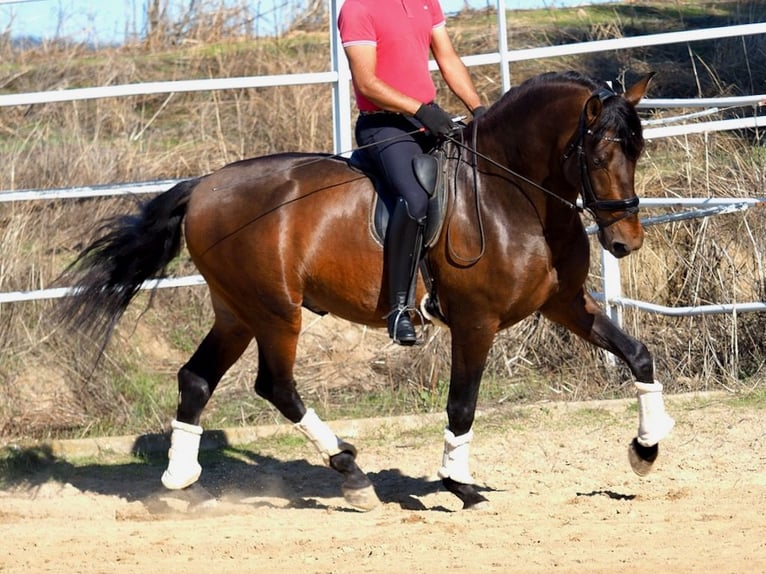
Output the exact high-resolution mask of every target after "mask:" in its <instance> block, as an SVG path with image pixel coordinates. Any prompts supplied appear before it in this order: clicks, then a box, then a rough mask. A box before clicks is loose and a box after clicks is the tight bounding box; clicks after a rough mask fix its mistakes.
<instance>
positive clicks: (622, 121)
mask: <svg viewBox="0 0 766 574" xmlns="http://www.w3.org/2000/svg"><path fill="white" fill-rule="evenodd" d="M572 84H574V85H575V86H580V87H583V88H585V89H587V90H588V91H590V92H596V91H598V90H602V89H605V90H611V88H610V87H609V85H608V84H606V83H605V82H600V81H597V80H595V79H593V78H591V77H590V76H586V75H585V74H582V73H580V72H576V71H573V70H570V71H566V72H545V73H543V74H539V75H537V76H533V77H531V78H529V79H528V80H526V81H524V82H522V83H521V84H519V85H518V86H515V87H513V88H511V89H510V90H508V91H507V92H506V93H505V94H503V96H502V97H501V98H500V99H499V100H498V101H497V102H496V103H495V105H494V106H492V107H491V108H490V110H489V113H491V114H492V115H494V114H496V113H502V112H503V110H505V109H506V108H507V107H508V106H511V105H513V104H514V103H515V102H518V101H520V100H522V99H525V98H530V101H533V102H535V105H539V103H540V102H541V99H540V96H539V91H540V90H544V91H547V90H549V89H550V88H551V87H553V86H562V85H572ZM488 115H489V114H488ZM606 132H610V135H611V137H616V138H618V139H619V140H620V141H621V144H622V148H623V151H624V152H625V154H626V155H627V156H628V157H629V158H631V159H633V160H636V159H637V158H638V156H639V155H640V153H641V150H642V149H643V147H644V140H643V136H642V135H641V121H640V119H639V117H638V114H637V113H636V110H635V109H634V108H633V106H631V105H630V104H629V103H628V102H627V100H625V99H624V98H622V97H615V98H608V99H606V100H605V101H604V111H603V113H602V115H601V118H600V120H599V122H598V125H596V126H595V127H594V129H593V133H594V135H595V136H596V137H603V136H604V135H606Z"/></svg>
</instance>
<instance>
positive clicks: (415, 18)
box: [338, 0, 485, 345]
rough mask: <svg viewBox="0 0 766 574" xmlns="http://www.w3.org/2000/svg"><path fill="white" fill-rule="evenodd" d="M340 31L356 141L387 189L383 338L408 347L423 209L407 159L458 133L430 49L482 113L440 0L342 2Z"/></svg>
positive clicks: (459, 92) (458, 91)
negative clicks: (440, 99)
mask: <svg viewBox="0 0 766 574" xmlns="http://www.w3.org/2000/svg"><path fill="white" fill-rule="evenodd" d="M338 26H339V28H340V35H341V41H342V43H343V48H344V49H345V52H346V56H347V57H348V61H349V67H350V69H351V77H352V80H353V84H354V93H355V95H356V103H357V106H358V108H359V112H360V113H359V118H358V120H357V123H356V130H355V136H356V142H357V145H358V146H359V147H360V148H363V149H364V150H365V153H366V154H367V156H368V157H369V158H370V159H371V160H372V163H373V165H374V167H375V170H376V171H377V173H378V175H379V176H380V177H381V178H382V179H383V181H384V182H385V184H386V188H387V189H386V191H385V192H384V194H383V195H382V199H383V201H384V202H385V203H386V206H387V207H388V211H389V214H390V219H389V224H388V231H387V232H386V238H385V242H384V247H383V252H384V253H383V261H384V265H383V268H384V269H385V270H386V271H385V272H386V273H387V283H388V285H387V286H388V294H389V306H390V313H389V315H388V334H389V336H390V337H391V338H392V339H393V340H394V342H396V343H399V344H401V345H412V344H414V343H415V341H416V339H417V337H416V334H415V329H414V327H413V325H412V321H411V318H410V316H409V310H408V307H407V305H408V303H409V302H408V300H407V299H408V291H409V286H410V283H411V280H412V279H413V278H414V275H415V273H416V272H417V264H418V258H419V256H420V254H419V253H415V250H416V246H417V245H418V244H419V243H420V237H421V236H422V233H423V228H424V225H425V218H426V210H427V207H428V195H427V193H426V191H425V190H424V189H423V188H422V187H421V186H420V184H419V183H418V181H417V179H416V178H415V174H414V171H413V168H412V160H413V158H414V157H415V156H416V155H418V154H422V153H424V152H427V151H429V150H431V149H432V148H433V147H434V145H435V144H436V142H437V139H438V138H442V137H444V136H446V135H449V134H450V133H451V132H452V131H453V130H455V129H456V128H457V126H456V125H455V123H454V122H453V120H452V117H451V116H450V114H448V113H447V112H445V111H444V110H442V109H441V108H440V107H438V106H437V105H436V104H435V103H434V97H435V96H436V87H435V85H434V82H433V79H432V77H431V73H430V71H429V69H428V60H429V48H430V51H431V52H432V53H433V56H434V59H435V60H436V62H437V64H438V65H439V70H440V72H441V75H442V77H443V78H444V81H445V82H446V83H447V86H448V87H449V88H450V90H451V91H452V92H453V93H454V94H455V95H456V96H457V97H458V98H459V99H460V100H461V101H462V102H463V104H464V105H465V106H466V108H468V109H469V110H470V111H471V112H472V114H473V116H474V117H478V116H479V115H481V114H482V113H483V112H484V111H485V108H484V107H483V106H482V105H481V100H480V98H479V95H478V93H477V92H476V88H475V87H474V85H473V82H472V81H471V78H470V76H469V74H468V70H467V69H466V67H465V65H464V64H463V62H462V61H461V60H460V57H459V56H458V55H457V53H456V52H455V49H454V47H453V45H452V42H451V40H450V38H449V36H448V35H447V29H446V26H445V18H444V13H443V11H442V8H441V6H440V5H439V1H438V0H345V2H344V4H343V7H342V8H341V11H340V15H339V17H338ZM421 128H425V130H427V131H425V130H423V131H418V130H419V129H421Z"/></svg>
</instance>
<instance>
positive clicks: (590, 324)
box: [542, 292, 675, 476]
mask: <svg viewBox="0 0 766 574" xmlns="http://www.w3.org/2000/svg"><path fill="white" fill-rule="evenodd" d="M542 312H543V315H545V316H546V317H547V318H549V319H550V320H552V321H555V322H556V323H559V324H561V325H563V326H564V327H567V328H568V329H570V330H571V331H572V332H573V333H575V334H577V335H579V336H580V337H582V338H583V339H585V340H587V341H589V342H591V343H593V344H594V345H596V346H598V347H601V348H602V349H605V350H607V351H609V352H610V353H612V354H614V355H616V356H617V357H619V358H620V359H622V360H623V361H625V363H626V364H627V365H628V368H629V369H630V370H631V372H632V373H633V376H634V377H635V378H636V382H635V386H636V396H637V399H638V414H639V417H638V421H639V422H638V433H637V436H636V437H635V438H634V439H633V441H632V443H631V445H630V450H629V458H630V463H631V466H632V468H633V470H634V471H635V472H636V473H637V474H639V475H641V476H643V475H646V474H648V473H649V472H650V471H651V469H652V465H653V464H654V461H655V460H656V458H657V453H658V446H657V445H658V443H659V442H660V441H661V440H662V439H664V438H665V437H666V436H667V435H668V434H669V433H670V431H671V430H672V428H673V425H674V424H675V423H674V421H673V419H672V418H671V417H670V416H669V415H668V414H667V412H666V411H665V404H664V399H663V396H662V391H663V387H662V384H660V383H659V382H657V381H656V380H655V378H654V361H653V360H652V356H651V354H650V353H649V350H648V349H647V348H646V345H644V344H643V343H642V342H640V341H638V340H636V339H634V338H633V337H631V336H629V335H628V334H627V333H625V332H624V331H623V330H622V329H620V328H619V327H617V325H615V324H614V323H613V322H612V321H611V320H610V319H609V318H608V317H607V316H606V315H605V314H604V312H603V311H602V310H601V308H600V307H599V306H598V304H597V303H596V302H595V301H594V300H593V298H592V297H590V295H588V294H587V293H585V292H581V293H580V294H579V295H578V296H577V298H575V300H573V301H572V302H570V303H569V304H560V303H557V304H552V303H549V304H548V305H546V307H544V308H543V309H542Z"/></svg>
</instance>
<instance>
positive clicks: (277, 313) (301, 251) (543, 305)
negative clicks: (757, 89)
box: [63, 72, 673, 509]
mask: <svg viewBox="0 0 766 574" xmlns="http://www.w3.org/2000/svg"><path fill="white" fill-rule="evenodd" d="M650 78H651V75H647V76H646V77H644V78H642V79H640V80H639V81H637V82H636V83H635V84H634V85H633V86H632V87H630V88H629V89H628V90H626V91H625V92H624V93H621V94H616V93H615V92H613V91H611V90H610V89H609V88H608V87H606V85H605V84H602V83H599V82H596V81H594V80H593V79H591V78H589V77H587V76H584V75H582V74H579V73H575V72H564V73H545V74H541V75H539V76H535V77H533V78H531V79H529V80H527V81H526V82H524V83H522V84H521V85H519V86H517V87H514V88H512V89H511V90H509V91H508V92H507V93H505V94H504V95H503V96H502V97H501V98H500V99H499V100H498V101H497V102H496V103H495V104H494V105H492V106H491V107H490V109H489V110H488V111H487V113H486V114H485V115H484V116H482V117H481V118H479V119H477V120H474V121H473V122H471V123H469V124H468V125H467V126H466V127H465V128H464V130H463V134H464V135H465V136H466V137H464V138H462V139H458V138H454V137H451V138H448V139H449V140H450V141H448V142H447V143H446V144H445V149H447V150H448V153H447V154H446V155H447V159H446V162H445V168H444V170H445V177H444V179H445V180H446V182H447V183H446V185H447V186H448V188H449V191H448V194H447V196H448V201H447V206H446V209H445V223H444V226H443V229H442V232H441V234H440V235H439V237H438V238H437V239H436V241H435V242H434V243H433V244H432V246H431V247H430V248H429V249H428V251H427V253H425V255H424V258H425V259H424V260H425V265H426V267H427V269H428V270H429V273H428V275H430V278H429V285H428V286H426V285H425V284H424V282H423V280H422V279H421V280H419V283H418V286H417V297H418V298H420V297H421V296H423V295H425V294H426V292H427V291H428V292H429V293H430V295H431V297H432V300H431V301H430V302H431V303H432V305H431V306H430V308H431V310H434V309H437V310H438V314H439V316H440V318H441V319H442V320H443V322H444V323H446V325H448V327H449V329H450V331H451V372H450V382H449V393H448V399H447V405H446V410H447V418H448V425H447V427H446V429H445V431H444V439H445V440H444V452H443V456H442V464H441V467H440V468H439V471H438V473H439V476H440V477H441V479H442V482H443V484H444V486H445V488H446V489H447V490H449V491H450V492H452V493H453V494H455V495H456V496H457V497H458V498H459V499H460V500H461V501H462V503H463V507H464V508H472V507H477V506H480V505H483V504H484V503H486V502H487V499H486V498H484V496H482V495H481V494H479V492H478V491H477V488H476V486H475V483H474V479H473V477H472V475H471V473H470V470H469V464H468V463H469V445H470V441H471V438H472V436H473V432H472V430H471V429H472V425H473V422H474V414H475V409H476V404H477V397H478V393H479V386H480V382H481V377H482V372H483V370H484V367H485V362H486V359H487V355H488V352H489V350H490V347H491V346H492V344H493V341H494V338H495V335H496V334H497V333H498V332H499V331H500V330H501V329H505V328H507V327H509V326H511V325H513V324H515V323H517V322H518V321H520V320H522V319H524V318H525V317H528V316H529V315H531V314H532V313H535V312H540V313H541V314H542V315H543V316H545V317H546V318H548V319H550V320H552V321H554V322H556V323H558V324H560V325H563V326H564V327H566V328H567V329H569V330H570V331H572V332H573V333H575V334H577V335H579V336H580V337H582V338H584V339H585V340H587V341H589V342H591V343H592V344H594V345H596V346H598V347H600V348H602V349H605V350H607V351H609V352H611V353H613V354H614V355H616V356H617V357H619V358H620V359H622V360H623V361H624V362H625V363H626V364H627V366H628V367H629V369H630V371H631V372H632V374H633V376H634V377H635V381H636V383H635V384H636V389H637V398H638V403H639V428H638V433H637V435H636V437H635V438H634V439H633V440H632V442H631V444H630V447H629V453H630V462H631V464H632V466H633V468H634V470H635V471H636V472H637V473H638V474H645V473H647V472H649V470H651V468H652V464H653V463H654V461H655V459H656V457H657V453H658V443H659V441H660V440H661V439H663V438H664V437H665V436H666V435H667V434H668V433H669V432H670V430H671V427H672V426H673V419H672V418H670V416H669V415H667V413H666V412H665V409H664V402H663V398H662V385H661V384H660V383H658V382H656V381H655V378H654V365H653V361H652V356H651V354H650V353H649V351H648V350H647V348H646V346H645V345H644V344H643V343H641V342H639V341H637V340H636V339H634V338H632V337H631V336H629V335H627V334H626V333H624V332H623V331H622V330H621V329H620V328H618V327H617V326H616V325H615V324H613V323H612V322H611V321H610V320H609V319H608V318H607V316H606V315H605V314H604V312H603V311H602V310H601V308H600V307H599V305H598V304H597V303H596V302H595V300H594V299H593V298H592V297H591V296H590V295H589V294H588V292H587V291H586V289H585V287H584V283H585V281H586V277H587V274H588V270H589V265H590V262H589V257H590V255H589V242H588V239H587V236H586V233H585V231H584V227H583V222H582V219H581V216H580V211H581V209H579V208H577V204H576V202H577V198H578V196H582V202H583V206H584V209H585V210H587V211H588V212H590V213H591V215H592V216H593V218H594V219H595V221H596V223H597V225H598V239H599V241H600V243H601V245H602V246H603V247H604V248H605V249H607V250H608V251H609V252H610V253H612V254H613V255H614V256H616V257H624V256H627V255H628V254H630V253H632V252H633V251H635V250H637V249H639V248H640V247H641V244H642V242H643V228H642V226H641V223H640V221H639V219H638V215H637V212H638V198H637V197H636V195H635V192H634V174H635V168H636V163H637V160H638V159H639V155H640V154H641V151H642V148H643V136H642V131H641V123H640V119H639V117H638V114H637V112H636V109H635V106H636V104H637V103H638V102H639V101H640V100H641V98H643V97H644V96H645V94H646V91H647V87H648V85H649V82H650ZM466 142H468V143H466ZM374 198H375V191H374V188H373V184H372V182H371V180H370V179H369V178H368V177H367V176H366V175H364V174H363V173H360V172H359V171H358V170H355V169H353V168H352V166H350V165H349V161H348V160H347V159H345V158H343V157H338V156H332V155H327V154H315V153H284V154H276V155H269V156H262V157H257V158H253V159H247V160H242V161H238V162H235V163H231V164H229V165H226V166H224V167H223V168H221V169H219V170H217V171H215V172H212V173H210V174H208V175H205V176H201V177H197V178H193V179H189V180H186V181H183V182H181V183H178V184H177V185H175V186H174V187H172V188H171V189H169V190H168V191H166V192H164V193H162V194H160V195H158V196H156V197H154V198H152V199H151V200H148V201H146V202H144V203H143V204H141V206H140V210H139V211H138V212H137V213H134V214H129V215H123V216H118V217H115V218H111V219H109V220H107V221H105V222H104V223H103V224H102V226H101V228H100V233H99V235H97V238H96V239H95V240H94V241H93V242H92V243H90V244H89V245H88V246H87V247H86V248H85V249H84V250H83V251H82V252H81V253H80V255H79V256H78V258H77V259H76V260H75V262H74V263H73V264H72V265H70V266H69V268H68V270H67V271H66V272H65V274H64V276H65V277H68V278H69V279H71V280H73V281H74V288H73V290H72V294H73V296H72V297H69V298H68V299H67V300H66V302H65V303H64V309H63V311H64V317H65V318H66V320H67V321H68V322H69V325H70V327H72V328H75V329H78V330H80V331H83V330H85V331H89V332H90V334H91V336H98V337H99V338H101V339H103V341H104V344H106V340H108V337H109V335H110V334H111V331H112V329H113V327H114V325H115V324H116V322H117V321H118V319H119V318H120V316H121V315H122V313H123V311H124V310H125V309H126V308H127V306H128V304H129V303H130V301H131V300H132V299H133V297H134V296H135V295H136V293H137V292H138V290H139V288H140V287H141V285H142V283H143V282H144V281H146V280H148V279H151V278H155V277H160V276H162V275H163V274H164V271H165V269H166V266H167V265H168V264H169V263H170V261H171V260H172V259H174V258H175V257H176V256H177V255H178V254H179V250H180V247H181V244H182V239H183V238H185V241H186V245H187V247H188V251H189V254H190V255H191V258H192V260H193V262H194V264H195V265H196V267H197V268H198V269H199V271H200V273H201V274H202V276H203V277H204V278H205V280H206V282H207V285H208V288H209V291H210V297H211V299H212V307H213V309H214V315H215V317H214V321H213V324H212V327H211V329H210V331H209V332H208V334H207V336H206V337H205V338H204V340H203V341H202V342H201V344H200V345H199V347H198V348H197V350H196V351H195V352H194V354H193V355H192V356H191V358H190V359H189V360H188V362H187V363H186V364H184V365H183V366H182V367H181V368H180V370H179V371H178V391H179V399H178V406H177V411H176V417H175V419H174V420H173V421H172V423H171V428H172V432H171V447H170V450H169V453H168V467H167V470H166V471H165V472H164V474H163V476H162V482H163V484H164V485H165V486H166V487H167V488H171V489H182V488H186V487H188V486H190V485H191V484H193V483H194V482H195V481H197V480H198V478H199V476H200V473H201V467H200V465H199V463H198V460H197V458H198V457H197V455H198V449H199V441H200V435H201V434H202V427H201V426H200V424H199V423H200V415H201V413H202V411H203V408H204V407H205V405H206V404H207V402H208V401H209V400H210V397H211V395H212V394H213V391H214V390H215V388H216V385H217V384H218V382H219V381H220V380H221V377H222V376H223V375H224V373H226V371H227V370H228V369H229V368H230V367H231V366H232V365H233V364H234V362H235V361H237V359H238V358H239V357H240V356H241V355H242V353H243V352H244V351H245V349H246V347H247V346H248V345H249V343H250V342H251V341H252V340H253V339H255V341H256V343H257V350H258V373H257V376H256V379H255V392H256V393H257V394H258V395H260V396H261V397H263V398H265V399H266V400H268V401H270V402H271V403H272V404H273V405H274V406H275V407H276V408H277V409H278V410H279V412H280V413H281V414H282V415H283V416H285V417H286V418H287V419H288V420H289V421H291V422H292V423H294V424H295V426H296V427H297V429H298V430H300V431H301V432H302V433H304V434H305V435H306V437H307V438H308V439H309V440H310V441H311V442H312V443H313V444H314V445H315V447H316V449H317V450H318V451H319V453H320V454H321V456H322V458H323V460H324V462H325V464H327V465H328V466H329V467H331V468H333V469H335V470H336V471H338V472H339V473H341V474H342V475H343V484H342V491H343V494H344V496H345V498H346V500H347V502H348V503H349V504H350V505H352V506H354V507H356V508H360V509H369V508H372V507H373V506H375V505H376V504H378V502H379V501H378V498H377V495H376V493H375V490H374V487H373V485H372V483H371V482H370V480H369V479H368V477H367V476H366V474H365V473H364V472H363V471H362V470H361V469H360V468H359V466H358V465H357V463H356V460H355V459H356V450H355V448H354V447H353V446H352V445H350V444H349V443H347V442H345V441H343V440H341V439H340V438H338V437H336V436H335V434H334V433H333V432H332V431H331V430H330V428H329V426H328V425H327V424H326V423H324V422H323V421H322V420H321V419H320V418H319V417H318V416H317V414H316V412H315V411H314V410H313V409H311V408H307V407H306V406H305V405H304V403H303V401H302V400H301V397H300V396H299V394H298V392H297V389H296V382H295V380H294V378H293V366H294V362H295V356H296V346H297V342H298V336H299V333H300V331H301V308H302V307H304V308H307V309H309V310H311V311H314V312H316V313H332V314H334V315H336V316H338V317H341V318H344V319H347V320H349V321H353V322H355V323H361V324H365V325H369V326H372V327H385V325H386V321H385V315H386V313H387V312H388V308H387V304H386V302H387V301H388V297H387V293H386V292H385V289H386V287H385V282H384V281H383V280H382V278H383V277H384V274H383V269H382V265H383V257H382V246H381V245H380V243H379V241H377V240H376V239H375V237H374V236H373V234H372V233H371V232H370V226H369V220H370V212H371V209H372V206H373V204H374ZM434 301H436V302H438V304H437V305H433V303H434ZM102 348H103V347H102Z"/></svg>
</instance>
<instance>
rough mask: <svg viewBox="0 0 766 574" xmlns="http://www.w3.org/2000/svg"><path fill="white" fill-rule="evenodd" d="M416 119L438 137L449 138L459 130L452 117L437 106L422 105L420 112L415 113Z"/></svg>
mask: <svg viewBox="0 0 766 574" xmlns="http://www.w3.org/2000/svg"><path fill="white" fill-rule="evenodd" d="M415 118H416V119H418V120H419V121H420V123H421V124H423V125H424V126H425V127H426V129H427V130H428V131H429V132H431V133H432V134H433V135H435V136H437V137H443V136H448V135H450V134H451V133H452V132H453V131H454V130H455V129H457V125H455V123H454V122H453V121H452V117H451V116H450V115H449V114H448V113H447V112H445V111H444V110H443V109H441V108H439V107H436V106H430V105H428V104H421V106H420V107H419V108H418V111H417V112H415Z"/></svg>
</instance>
